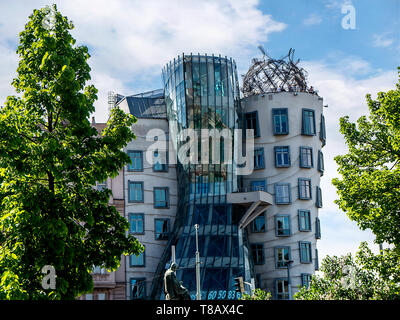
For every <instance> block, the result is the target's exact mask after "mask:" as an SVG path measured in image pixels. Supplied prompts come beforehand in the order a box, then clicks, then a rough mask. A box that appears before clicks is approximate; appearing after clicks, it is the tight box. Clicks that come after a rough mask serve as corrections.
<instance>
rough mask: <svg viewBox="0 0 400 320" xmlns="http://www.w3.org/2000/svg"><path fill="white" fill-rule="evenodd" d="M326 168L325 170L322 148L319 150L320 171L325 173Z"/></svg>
mask: <svg viewBox="0 0 400 320" xmlns="http://www.w3.org/2000/svg"><path fill="white" fill-rule="evenodd" d="M324 170H325V167H324V155H323V153H322V152H321V150H319V151H318V171H319V172H321V173H322V174H323V173H324Z"/></svg>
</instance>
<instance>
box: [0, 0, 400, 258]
mask: <svg viewBox="0 0 400 320" xmlns="http://www.w3.org/2000/svg"><path fill="white" fill-rule="evenodd" d="M52 3H57V5H58V8H59V10H60V11H61V12H62V13H63V14H64V15H66V16H68V17H69V19H71V20H72V21H73V22H74V24H75V30H73V35H74V37H75V38H76V39H77V42H78V44H85V45H87V46H88V47H89V50H90V53H91V55H92V58H91V59H90V62H89V63H90V65H91V67H92V73H91V74H92V82H93V83H94V84H95V85H96V87H97V88H98V89H99V100H98V101H97V102H96V112H95V114H94V116H95V117H96V120H97V121H98V122H101V121H105V120H106V116H107V111H106V110H107V92H108V91H114V92H119V93H121V94H125V95H128V94H133V93H138V92H142V91H145V90H151V89H155V88H160V87H161V76H160V72H161V68H162V66H163V65H164V64H165V63H167V62H168V61H169V60H170V59H173V58H174V57H175V56H177V55H178V54H181V53H182V52H185V53H190V52H193V53H197V52H199V53H208V54H211V53H215V54H221V55H223V56H224V55H227V56H231V57H233V58H234V59H235V60H236V62H237V64H238V70H239V74H244V73H245V72H246V71H247V69H248V67H249V65H250V61H251V58H253V57H259V56H260V52H259V50H258V49H257V45H259V44H262V45H263V46H264V48H265V49H266V51H267V52H268V54H269V55H270V56H272V57H276V58H279V57H281V56H283V55H285V54H287V52H288V50H289V48H295V50H296V52H295V57H297V58H300V59H301V66H302V67H304V68H305V69H306V70H307V71H308V74H309V78H308V80H309V83H310V84H311V85H313V86H314V88H316V89H317V90H319V93H320V95H321V96H323V97H324V104H327V105H328V108H325V109H324V112H325V117H326V122H327V145H326V146H325V147H324V157H325V168H326V173H325V175H324V176H323V178H322V180H321V187H322V190H323V200H324V201H323V202H324V208H323V209H322V210H321V211H320V217H321V229H322V239H321V240H320V241H319V242H318V247H319V252H320V258H322V257H324V256H325V255H326V254H330V255H332V254H335V255H341V254H344V253H347V252H355V251H356V250H357V247H358V245H359V243H360V242H361V241H363V240H367V241H369V242H370V243H371V244H372V241H373V239H374V236H373V235H372V234H371V233H370V232H369V231H365V232H361V231H360V230H359V229H358V228H357V226H356V224H355V223H353V222H351V221H350V220H349V219H348V218H347V216H346V215H345V214H344V213H343V212H341V211H340V210H339V208H338V207H337V206H336V205H335V204H334V202H333V201H334V200H335V199H336V192H335V189H334V188H333V186H332V185H331V180H332V178H334V177H336V176H337V172H336V164H335V162H334V160H333V158H334V156H335V155H337V154H343V153H345V152H346V146H345V144H344V140H343V138H342V136H341V135H340V134H339V132H338V128H339V125H338V122H339V118H340V117H341V116H344V115H349V116H350V118H351V119H352V120H356V119H357V118H358V117H359V116H361V115H363V114H367V112H368V109H367V106H366V103H365V95H366V94H367V93H371V94H372V95H373V96H375V95H376V93H377V92H379V91H387V90H389V89H392V88H393V87H394V84H395V82H396V81H397V71H396V68H397V66H400V63H399V54H400V31H399V30H400V28H399V22H400V19H399V17H400V1H398V0H384V1H378V0H352V1H349V0H260V1H257V0H218V1H216V0H202V1H197V0H186V1H175V0H168V1H164V0H147V1H143V0H113V1H109V0H62V1H59V0H53V1H46V0H17V1H13V2H10V1H1V2H0V101H1V103H3V101H4V100H5V99H6V97H7V95H10V94H13V90H12V89H11V87H10V85H9V84H10V82H11V80H12V78H13V77H14V76H15V70H16V67H17V61H18V60H17V57H16V55H15V49H16V46H17V39H18V33H19V32H20V31H21V30H22V29H23V26H24V24H25V23H26V21H27V17H28V16H29V14H31V12H32V10H33V9H34V8H40V7H43V6H45V5H48V4H52ZM343 5H352V6H353V7H354V8H355V14H356V26H355V29H354V30H346V29H343V27H342V24H341V21H342V19H343V17H344V16H345V14H342V12H341V9H342V6H343ZM373 246H374V248H375V249H377V245H373Z"/></svg>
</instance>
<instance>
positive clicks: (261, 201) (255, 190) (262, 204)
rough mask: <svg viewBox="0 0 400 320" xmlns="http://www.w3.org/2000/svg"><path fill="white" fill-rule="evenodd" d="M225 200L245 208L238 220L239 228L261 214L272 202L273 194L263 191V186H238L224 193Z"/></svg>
mask: <svg viewBox="0 0 400 320" xmlns="http://www.w3.org/2000/svg"><path fill="white" fill-rule="evenodd" d="M226 201H227V202H228V203H233V204H237V205H241V206H244V207H246V208H247V210H246V213H245V214H244V215H243V217H242V218H241V219H240V221H239V225H238V226H239V228H240V229H242V228H245V227H246V226H247V225H248V224H249V223H250V222H252V221H253V220H254V219H255V218H256V217H257V216H259V215H260V214H262V213H263V212H264V211H265V210H267V209H268V207H269V206H271V205H272V203H273V196H272V195H271V194H270V193H268V192H266V191H264V188H263V187H248V188H240V189H238V191H236V192H231V193H228V194H227V195H226Z"/></svg>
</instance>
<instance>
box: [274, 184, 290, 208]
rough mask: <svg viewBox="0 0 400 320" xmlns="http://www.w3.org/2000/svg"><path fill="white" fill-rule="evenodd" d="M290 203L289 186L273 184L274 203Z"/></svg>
mask: <svg viewBox="0 0 400 320" xmlns="http://www.w3.org/2000/svg"><path fill="white" fill-rule="evenodd" d="M290 201H291V197H290V184H275V203H276V204H289V203H290Z"/></svg>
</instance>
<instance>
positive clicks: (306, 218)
mask: <svg viewBox="0 0 400 320" xmlns="http://www.w3.org/2000/svg"><path fill="white" fill-rule="evenodd" d="M299 230H300V231H310V230H311V213H310V211H309V210H299Z"/></svg>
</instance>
